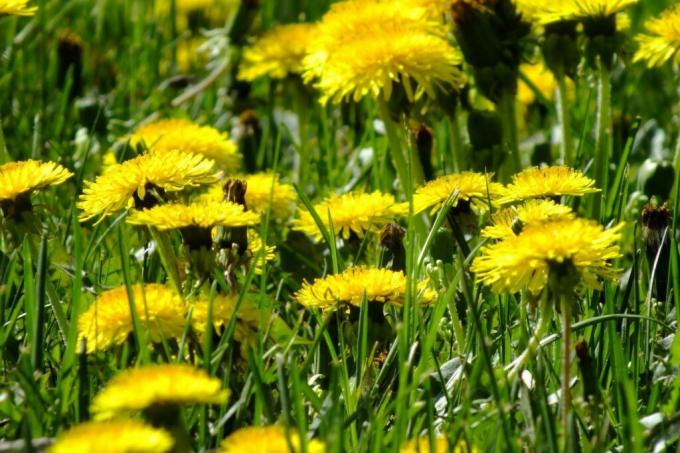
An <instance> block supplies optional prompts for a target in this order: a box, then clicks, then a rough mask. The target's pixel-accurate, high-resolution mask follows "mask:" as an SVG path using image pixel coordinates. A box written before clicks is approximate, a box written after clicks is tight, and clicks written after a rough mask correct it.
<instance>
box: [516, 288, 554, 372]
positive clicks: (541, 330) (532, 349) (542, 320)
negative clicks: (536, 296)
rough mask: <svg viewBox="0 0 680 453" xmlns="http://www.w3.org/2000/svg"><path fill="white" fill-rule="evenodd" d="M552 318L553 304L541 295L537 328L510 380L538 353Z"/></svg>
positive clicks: (519, 358)
mask: <svg viewBox="0 0 680 453" xmlns="http://www.w3.org/2000/svg"><path fill="white" fill-rule="evenodd" d="M551 318H552V306H551V305H550V304H549V303H548V301H547V297H546V296H545V295H544V296H543V297H541V302H540V313H539V315H538V323H537V324H536V330H535V331H534V334H533V335H532V336H531V338H530V339H529V343H528V344H527V348H526V349H525V350H524V352H523V353H522V354H521V355H520V356H519V357H518V358H517V360H516V361H515V362H514V365H513V366H512V368H511V369H510V371H509V372H508V380H509V381H513V380H515V379H516V378H517V376H518V375H519V372H520V371H521V370H522V369H524V367H525V366H526V365H527V363H529V360H531V358H532V357H534V356H535V355H536V352H537V351H538V348H539V347H540V345H541V340H543V338H544V337H545V335H546V333H547V332H548V328H549V327H550V320H551Z"/></svg>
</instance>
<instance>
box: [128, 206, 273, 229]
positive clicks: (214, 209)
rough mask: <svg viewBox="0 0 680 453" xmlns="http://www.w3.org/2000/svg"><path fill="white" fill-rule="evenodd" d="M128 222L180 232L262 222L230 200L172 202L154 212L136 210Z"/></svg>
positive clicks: (153, 209) (251, 224) (258, 217)
mask: <svg viewBox="0 0 680 453" xmlns="http://www.w3.org/2000/svg"><path fill="white" fill-rule="evenodd" d="M127 222H128V223H130V224H132V225H146V226H151V227H154V228H156V229H158V230H161V231H163V230H178V229H183V228H190V227H198V228H205V229H212V228H213V227H217V226H224V227H243V226H253V225H257V224H258V223H259V222H260V216H259V215H257V214H256V213H254V212H251V211H246V210H244V208H243V206H241V205H240V204H237V203H232V202H229V201H222V202H213V203H200V202H199V203H192V204H181V203H169V204H164V205H159V206H154V207H153V208H150V209H144V210H134V211H132V212H131V214H130V216H129V217H128V219H127Z"/></svg>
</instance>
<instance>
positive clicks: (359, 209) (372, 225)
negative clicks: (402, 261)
mask: <svg viewBox="0 0 680 453" xmlns="http://www.w3.org/2000/svg"><path fill="white" fill-rule="evenodd" d="M314 210H315V211H316V213H317V214H318V215H319V217H320V218H321V222H322V223H323V225H324V226H325V227H326V229H330V224H329V219H328V215H329V212H330V215H331V218H332V221H333V232H334V233H335V235H336V237H339V236H342V237H343V238H344V239H348V238H349V237H350V235H351V234H352V233H354V234H356V235H357V236H358V237H360V238H361V237H363V236H364V235H365V234H366V233H367V232H374V231H378V230H379V229H380V228H382V227H383V226H385V225H386V224H388V223H389V222H390V221H391V220H392V219H393V218H394V216H395V214H396V212H397V211H396V204H395V200H394V197H393V196H392V195H390V194H384V193H381V192H377V191H376V192H371V193H363V192H350V193H347V194H344V195H331V196H330V197H328V198H327V199H325V200H324V201H322V202H321V203H318V204H316V205H314ZM293 228H294V229H295V230H298V231H302V232H303V233H305V234H308V235H310V236H312V237H314V238H315V239H316V240H321V239H323V235H322V234H321V231H319V228H318V226H317V224H316V222H315V221H314V218H313V217H312V215H311V214H310V213H309V211H301V212H300V213H299V217H298V218H297V219H295V220H293Z"/></svg>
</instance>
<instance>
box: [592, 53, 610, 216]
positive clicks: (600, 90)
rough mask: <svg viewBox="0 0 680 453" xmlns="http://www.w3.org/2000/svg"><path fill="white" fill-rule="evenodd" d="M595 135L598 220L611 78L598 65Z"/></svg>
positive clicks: (595, 209)
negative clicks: (598, 191)
mask: <svg viewBox="0 0 680 453" xmlns="http://www.w3.org/2000/svg"><path fill="white" fill-rule="evenodd" d="M595 133H596V135H595V184H596V186H597V187H598V188H600V189H602V192H601V193H600V194H598V195H596V196H595V200H594V203H593V213H592V216H593V217H594V218H596V219H599V218H600V211H601V209H602V195H601V194H604V193H605V192H606V189H607V188H606V187H605V186H606V181H607V168H606V161H607V158H608V157H609V135H610V134H611V77H610V74H609V69H608V68H607V67H606V66H605V65H603V64H602V63H600V65H599V68H598V80H597V130H596V132H595Z"/></svg>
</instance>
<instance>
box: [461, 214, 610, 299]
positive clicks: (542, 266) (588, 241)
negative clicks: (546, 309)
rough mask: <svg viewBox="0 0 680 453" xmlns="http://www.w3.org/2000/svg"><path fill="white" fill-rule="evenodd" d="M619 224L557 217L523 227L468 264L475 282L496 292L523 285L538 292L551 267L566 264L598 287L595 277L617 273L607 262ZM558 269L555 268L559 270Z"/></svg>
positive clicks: (585, 282) (582, 279)
mask: <svg viewBox="0 0 680 453" xmlns="http://www.w3.org/2000/svg"><path fill="white" fill-rule="evenodd" d="M622 228H623V224H619V225H617V226H616V227H614V228H610V229H608V230H605V229H603V228H602V226H601V225H599V224H597V223H595V222H593V221H590V220H585V219H562V220H554V221H551V222H541V223H536V224H533V225H527V227H526V228H525V229H524V230H523V231H522V232H521V233H520V234H519V235H517V236H511V237H508V238H506V239H505V240H503V241H500V242H497V243H495V244H492V245H489V246H486V247H483V248H482V249H481V256H478V257H477V258H476V259H475V260H474V262H473V263H472V268H471V269H472V272H474V273H475V274H476V276H477V279H478V281H480V282H481V283H483V284H485V285H487V286H490V287H491V289H492V290H493V291H495V292H498V293H506V292H507V293H513V292H518V291H520V290H522V289H525V288H526V289H528V290H529V291H530V292H531V293H532V294H537V293H539V292H540V291H541V290H542V289H543V288H544V287H545V286H546V285H547V284H548V281H549V277H550V272H551V269H554V268H555V267H558V269H559V268H560V267H564V266H569V269H573V271H574V272H575V273H576V274H577V275H575V277H577V278H578V281H579V283H580V284H582V285H583V286H585V287H587V288H600V287H601V286H600V283H599V281H598V279H599V278H605V279H613V278H616V276H617V275H618V274H619V270H618V269H615V268H614V267H613V265H612V263H611V261H612V260H614V259H616V258H619V257H620V256H621V252H620V250H619V246H618V244H617V242H618V241H619V240H620V239H621V229H622ZM559 272H560V270H558V271H557V273H559Z"/></svg>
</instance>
